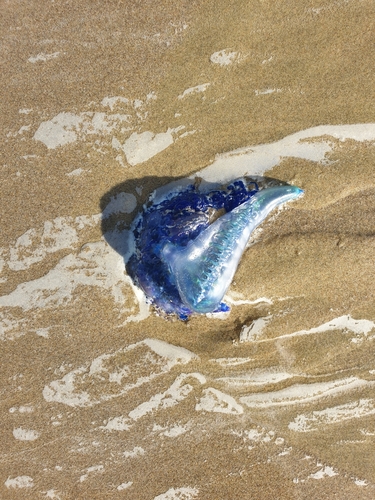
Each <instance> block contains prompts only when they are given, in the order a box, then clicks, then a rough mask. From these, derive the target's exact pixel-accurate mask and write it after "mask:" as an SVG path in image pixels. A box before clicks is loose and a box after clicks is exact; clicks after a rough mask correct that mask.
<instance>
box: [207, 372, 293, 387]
mask: <svg viewBox="0 0 375 500" xmlns="http://www.w3.org/2000/svg"><path fill="white" fill-rule="evenodd" d="M293 377H295V374H293V373H289V372H284V371H280V370H278V369H274V370H272V369H269V370H264V369H257V370H253V371H251V372H248V373H245V374H240V375H232V376H230V377H220V378H217V379H216V380H217V381H218V382H223V383H225V384H226V385H227V386H229V387H233V388H236V387H237V388H238V387H246V386H262V385H268V384H277V383H279V382H282V381H283V380H288V379H290V378H293Z"/></svg>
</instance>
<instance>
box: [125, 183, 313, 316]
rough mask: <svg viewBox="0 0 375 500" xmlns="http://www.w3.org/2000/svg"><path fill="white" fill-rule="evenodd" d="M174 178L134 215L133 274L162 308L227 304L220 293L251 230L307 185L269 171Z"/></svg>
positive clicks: (208, 308) (175, 310)
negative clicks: (218, 178) (224, 181)
mask: <svg viewBox="0 0 375 500" xmlns="http://www.w3.org/2000/svg"><path fill="white" fill-rule="evenodd" d="M176 184H177V186H176ZM174 185H175V186H174V187H173V184H172V185H171V186H170V191H169V192H168V191H167V192H166V193H164V194H163V196H162V197H160V195H159V196H156V195H155V194H154V196H152V197H151V204H150V205H149V206H145V208H144V211H143V212H142V213H141V214H140V215H139V216H138V217H137V218H136V219H135V221H134V223H133V227H132V230H133V234H134V241H135V248H134V252H133V254H132V255H131V257H130V259H129V261H128V263H127V270H128V273H129V275H130V276H131V277H132V279H133V281H134V282H135V283H136V284H137V285H138V286H139V287H140V288H141V289H142V290H143V291H144V292H145V294H146V296H147V297H148V299H149V300H150V301H151V302H152V303H153V304H154V305H155V306H156V308H157V309H159V310H160V311H161V312H163V313H165V314H177V315H178V316H179V318H180V319H183V320H186V319H187V318H188V317H189V316H190V315H191V314H193V313H198V314H205V313H209V312H220V311H228V310H229V307H228V306H227V305H226V304H224V303H223V302H222V300H223V297H224V295H225V293H226V291H227V289H228V288H229V286H230V284H231V281H232V279H233V276H234V274H235V272H236V269H237V266H238V264H239V262H240V259H241V256H242V254H243V252H244V250H245V248H246V245H247V243H248V241H249V238H250V235H251V233H252V231H253V230H254V229H255V228H256V227H257V226H258V225H259V224H260V223H261V222H262V221H263V220H264V219H265V218H266V217H267V215H268V214H269V213H270V212H271V211H272V210H273V209H274V208H275V207H276V206H278V205H281V204H283V203H285V202H287V201H291V200H293V199H295V198H298V197H299V196H300V195H301V194H302V193H303V191H302V190H301V189H300V188H298V187H295V186H291V185H288V184H285V183H282V182H280V181H275V180H273V179H267V178H264V177H259V178H242V179H237V180H235V181H232V182H231V183H230V184H228V185H225V186H217V185H213V184H208V183H204V182H201V179H196V181H195V182H194V183H193V182H189V183H186V181H185V182H181V183H180V184H178V183H174Z"/></svg>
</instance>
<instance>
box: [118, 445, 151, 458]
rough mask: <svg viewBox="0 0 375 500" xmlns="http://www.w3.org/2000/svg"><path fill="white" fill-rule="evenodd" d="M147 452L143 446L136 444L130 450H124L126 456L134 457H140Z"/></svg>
mask: <svg viewBox="0 0 375 500" xmlns="http://www.w3.org/2000/svg"><path fill="white" fill-rule="evenodd" d="M145 453H146V452H145V450H144V449H143V448H142V446H135V447H134V448H133V449H132V450H130V451H124V452H123V456H124V457H125V458H134V457H140V456H142V455H144V454H145Z"/></svg>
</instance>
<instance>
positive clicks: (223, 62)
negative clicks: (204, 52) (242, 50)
mask: <svg viewBox="0 0 375 500" xmlns="http://www.w3.org/2000/svg"><path fill="white" fill-rule="evenodd" d="M237 57H238V52H235V51H230V50H229V49H223V50H219V51H218V52H214V53H213V54H211V56H210V61H211V62H212V63H214V64H218V65H219V66H228V65H229V64H232V63H233V62H234V61H235V60H236V59H237Z"/></svg>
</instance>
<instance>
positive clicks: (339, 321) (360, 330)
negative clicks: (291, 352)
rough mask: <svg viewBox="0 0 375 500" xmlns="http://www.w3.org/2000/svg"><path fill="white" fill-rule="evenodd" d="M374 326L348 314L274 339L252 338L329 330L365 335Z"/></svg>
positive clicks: (300, 334) (370, 322)
mask: <svg viewBox="0 0 375 500" xmlns="http://www.w3.org/2000/svg"><path fill="white" fill-rule="evenodd" d="M374 328H375V323H374V322H373V321H370V320H367V319H354V318H352V317H351V316H350V315H344V316H340V317H338V318H334V319H332V320H331V321H328V322H327V323H323V324H322V325H319V326H317V327H314V328H310V329H309V330H299V331H297V332H293V333H287V334H285V335H280V336H279V337H276V339H253V341H255V342H273V341H274V340H281V339H288V338H293V337H300V336H303V335H312V334H315V333H323V332H328V331H331V330H343V331H349V332H353V333H355V334H356V335H364V336H367V335H368V334H369V333H370V332H371V330H373V329H374Z"/></svg>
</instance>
